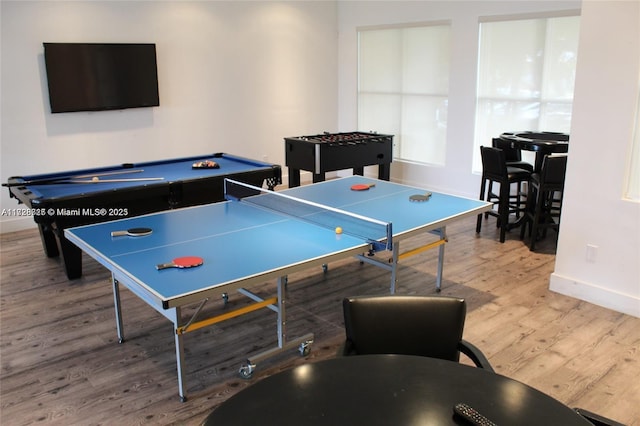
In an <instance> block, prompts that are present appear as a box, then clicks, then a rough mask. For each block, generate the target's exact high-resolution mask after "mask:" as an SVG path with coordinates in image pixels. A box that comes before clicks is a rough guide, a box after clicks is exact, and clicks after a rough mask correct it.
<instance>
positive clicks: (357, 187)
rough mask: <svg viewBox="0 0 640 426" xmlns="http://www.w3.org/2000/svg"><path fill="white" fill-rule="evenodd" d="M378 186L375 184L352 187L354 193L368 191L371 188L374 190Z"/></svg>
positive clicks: (357, 184) (359, 184) (358, 184)
mask: <svg viewBox="0 0 640 426" xmlns="http://www.w3.org/2000/svg"><path fill="white" fill-rule="evenodd" d="M374 186H376V184H375V183H356V184H355V185H351V190H352V191H366V190H368V189H369V188H373V187H374Z"/></svg>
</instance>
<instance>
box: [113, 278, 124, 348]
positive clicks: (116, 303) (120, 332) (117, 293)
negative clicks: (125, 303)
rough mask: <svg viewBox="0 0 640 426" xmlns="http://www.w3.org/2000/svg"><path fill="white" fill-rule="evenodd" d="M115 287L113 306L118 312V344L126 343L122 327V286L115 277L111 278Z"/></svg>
mask: <svg viewBox="0 0 640 426" xmlns="http://www.w3.org/2000/svg"><path fill="white" fill-rule="evenodd" d="M111 282H112V285H113V306H114V308H115V310H116V330H117V331H118V343H123V342H124V329H123V327H122V307H121V303H120V284H118V280H116V279H115V277H113V276H112V277H111Z"/></svg>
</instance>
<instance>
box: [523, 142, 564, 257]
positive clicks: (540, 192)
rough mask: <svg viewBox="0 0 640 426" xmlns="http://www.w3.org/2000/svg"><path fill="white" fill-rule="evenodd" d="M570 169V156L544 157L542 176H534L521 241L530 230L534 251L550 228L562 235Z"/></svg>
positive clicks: (555, 155) (532, 176)
mask: <svg viewBox="0 0 640 426" xmlns="http://www.w3.org/2000/svg"><path fill="white" fill-rule="evenodd" d="M566 170H567V155H566V154H552V155H545V156H544V159H543V160H542V169H541V170H540V173H534V174H532V175H531V182H530V185H529V194H528V195H527V209H526V213H525V217H524V220H523V224H522V228H520V239H523V238H524V235H525V232H526V230H527V228H528V229H529V236H530V237H531V242H530V243H529V249H530V250H532V251H533V250H534V249H535V245H536V241H538V239H539V238H540V237H545V236H546V234H547V229H550V228H551V229H554V230H555V231H556V232H558V229H559V227H560V214H561V212H562V194H563V191H564V177H565V173H566Z"/></svg>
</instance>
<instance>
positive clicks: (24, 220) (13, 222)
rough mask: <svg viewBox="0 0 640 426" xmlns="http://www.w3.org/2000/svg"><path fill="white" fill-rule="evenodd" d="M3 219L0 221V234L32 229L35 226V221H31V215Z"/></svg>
mask: <svg viewBox="0 0 640 426" xmlns="http://www.w3.org/2000/svg"><path fill="white" fill-rule="evenodd" d="M4 219H5V220H2V221H0V234H6V233H9V232H16V231H24V230H25V229H32V228H35V227H36V223H35V222H34V221H33V217H30V216H25V217H21V218H16V219H7V218H4Z"/></svg>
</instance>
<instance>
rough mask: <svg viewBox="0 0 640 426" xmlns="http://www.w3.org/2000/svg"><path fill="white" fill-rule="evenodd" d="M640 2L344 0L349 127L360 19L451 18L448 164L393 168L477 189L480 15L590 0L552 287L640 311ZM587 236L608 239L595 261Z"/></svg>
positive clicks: (425, 182)
mask: <svg viewBox="0 0 640 426" xmlns="http://www.w3.org/2000/svg"><path fill="white" fill-rule="evenodd" d="M638 4H639V3H638V2H637V1H623V2H611V1H585V2H580V1H568V2H560V1H558V2H550V1H534V2H528V1H509V2H507V1H493V2H483V1H450V2H446V1H439V2H438V1H421V2H413V1H407V2H403V1H380V2H378V1H371V2H339V3H338V19H339V23H338V28H339V31H340V34H339V52H338V57H339V61H338V73H339V99H338V100H339V102H338V111H339V127H340V129H341V130H348V129H353V128H355V127H356V125H357V37H356V31H357V28H358V27H362V26H370V25H383V24H400V23H409V22H425V21H426V22H428V21H440V20H449V21H450V22H451V25H452V63H451V69H452V74H451V76H450V92H449V112H448V140H447V144H448V146H447V165H446V167H445V168H441V167H433V166H424V165H412V164H407V163H404V164H403V163H400V162H394V163H393V165H392V168H391V171H392V173H391V175H392V179H393V180H398V181H403V182H407V183H412V184H416V185H422V186H428V187H429V188H434V189H436V190H440V191H445V192H449V193H455V194H460V195H466V196H469V197H477V196H478V192H479V187H480V177H479V176H478V175H474V174H473V173H472V172H471V162H472V154H473V131H474V114H475V88H476V70H477V67H476V64H477V46H478V20H479V17H484V16H505V15H506V16H509V15H520V14H523V13H524V14H527V13H545V12H549V11H553V10H576V9H578V10H579V9H582V17H583V19H582V20H581V27H580V31H581V37H580V46H579V59H578V70H577V84H576V88H575V101H574V116H573V122H572V130H571V145H570V149H569V156H570V157H569V158H570V160H569V166H568V171H567V189H566V199H565V200H566V201H565V204H564V207H563V218H562V229H561V231H560V236H559V243H558V250H557V256H556V270H555V272H554V274H553V275H552V276H551V277H550V283H551V289H553V290H555V291H559V292H562V293H565V294H571V295H575V296H576V297H578V298H581V299H584V300H587V301H589V302H592V303H595V304H599V305H602V306H606V307H608V308H611V309H614V310H617V311H620V312H624V313H628V314H631V315H635V316H640V271H639V268H640V266H639V265H640V213H639V211H640V209H639V208H640V205H639V204H638V203H632V202H629V201H623V200H622V190H623V188H624V179H625V173H626V170H627V159H628V155H629V144H630V143H631V137H632V129H633V113H634V111H635V102H636V96H637V93H638V78H639V76H640V72H639V70H638V58H639V56H640V46H639V42H640V35H639V33H638V31H639V30H638V28H639V27H640V22H639V13H640V12H639V10H638V7H639V6H638ZM603 22H607V23H608V24H607V25H603ZM515 36H517V35H514V37H515ZM504 130H505V131H508V130H523V129H509V128H505V129H504ZM587 244H591V245H595V246H598V253H597V258H596V260H595V262H592V263H590V262H587V261H586V245H587ZM517 285H518V283H517V282H514V286H517Z"/></svg>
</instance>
